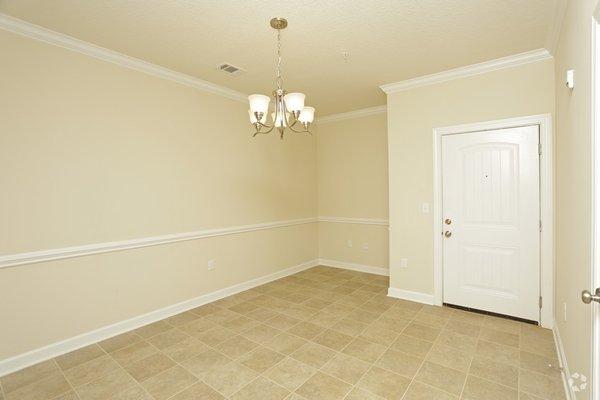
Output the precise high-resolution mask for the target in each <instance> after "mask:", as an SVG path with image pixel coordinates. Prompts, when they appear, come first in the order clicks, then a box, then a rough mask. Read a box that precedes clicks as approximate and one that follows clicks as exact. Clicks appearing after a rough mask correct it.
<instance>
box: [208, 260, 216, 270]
mask: <svg viewBox="0 0 600 400" xmlns="http://www.w3.org/2000/svg"><path fill="white" fill-rule="evenodd" d="M207 268H208V270H209V271H212V270H213V269H215V260H208V263H207Z"/></svg>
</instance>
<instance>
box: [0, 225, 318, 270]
mask: <svg viewBox="0 0 600 400" xmlns="http://www.w3.org/2000/svg"><path fill="white" fill-rule="evenodd" d="M314 222H317V218H302V219H292V220H286V221H274V222H263V223H259V224H253V225H241V226H230V227H226V228H216V229H204V230H199V231H193V232H183V233H172V234H168V235H161V236H152V237H145V238H137V239H130V240H122V241H118V242H104V243H94V244H87V245H82V246H72V247H63V248H59V249H50V250H41V251H32V252H28V253H18V254H8V255H3V256H0V268H7V267H15V266H17V265H24V264H33V263H40V262H45V261H52V260H61V259H65V258H73V257H81V256H87V255H90V254H99V253H108V252H113V251H122V250H129V249H137V248H140V247H148V246H157V245H161V244H167V243H175V242H183V241H187V240H197V239H205V238H210V237H215V236H225V235H234V234H239V233H245V232H253V231H259V230H263V229H274V228H282V227H286V226H294V225H303V224H310V223H314Z"/></svg>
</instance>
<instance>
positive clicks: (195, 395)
mask: <svg viewBox="0 0 600 400" xmlns="http://www.w3.org/2000/svg"><path fill="white" fill-rule="evenodd" d="M170 400H225V397H223V396H222V395H221V394H219V393H218V392H217V391H215V390H213V389H212V388H211V387H210V386H208V385H207V384H205V383H203V382H198V383H195V384H193V385H192V386H190V387H189V388H187V389H185V390H184V391H183V392H181V393H178V394H177V395H175V396H174V397H172V398H171V399H170Z"/></svg>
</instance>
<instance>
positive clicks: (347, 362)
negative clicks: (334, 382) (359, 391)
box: [321, 353, 370, 385]
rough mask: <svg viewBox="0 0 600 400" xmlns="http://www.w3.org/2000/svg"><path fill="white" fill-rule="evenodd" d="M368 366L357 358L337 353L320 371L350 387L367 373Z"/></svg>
mask: <svg viewBox="0 0 600 400" xmlns="http://www.w3.org/2000/svg"><path fill="white" fill-rule="evenodd" d="M369 367H370V365H369V364H367V363H366V362H364V361H361V360H359V359H358V358H354V357H350V356H347V355H345V354H342V353H338V354H336V355H335V357H334V358H332V359H331V360H329V361H328V362H327V364H325V366H324V367H323V368H321V370H322V371H323V372H325V373H327V374H329V375H331V376H333V377H336V378H338V379H341V380H343V381H344V382H347V383H350V384H352V385H354V384H356V383H357V382H358V381H359V380H360V378H361V377H362V376H363V375H364V374H365V372H367V370H368V369H369Z"/></svg>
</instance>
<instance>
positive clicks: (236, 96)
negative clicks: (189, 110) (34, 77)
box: [0, 13, 247, 102]
mask: <svg viewBox="0 0 600 400" xmlns="http://www.w3.org/2000/svg"><path fill="white" fill-rule="evenodd" d="M0 29H3V30H6V31H9V32H12V33H16V34H18V35H22V36H25V37H28V38H30V39H34V40H39V41H41V42H45V43H49V44H52V45H55V46H59V47H62V48H64V49H67V50H71V51H75V52H78V53H81V54H85V55H87V56H90V57H94V58H97V59H99V60H102V61H107V62H110V63H113V64H117V65H120V66H122V67H126V68H130V69H133V70H136V71H139V72H143V73H146V74H149V75H153V76H156V77H159V78H163V79H168V80H170V81H173V82H177V83H180V84H182V85H185V86H189V87H192V88H194V89H198V90H202V91H204V92H208V93H212V94H216V95H219V96H223V97H226V98H228V99H231V100H236V101H240V102H246V101H247V95H246V94H244V93H241V92H238V91H236V90H233V89H229V88H226V87H224V86H219V85H216V84H214V83H211V82H208V81H205V80H202V79H199V78H196V77H193V76H191V75H187V74H183V73H181V72H177V71H173V70H171V69H168V68H165V67H161V66H159V65H156V64H152V63H150V62H147V61H144V60H140V59H138V58H135V57H130V56H128V55H125V54H122V53H119V52H116V51H113V50H109V49H106V48H104V47H100V46H96V45H95V44H92V43H88V42H84V41H83V40H79V39H75V38H74V37H71V36H67V35H64V34H62V33H58V32H55V31H51V30H49V29H46V28H43V27H41V26H38V25H34V24H31V23H29V22H26V21H23V20H21V19H18V18H14V17H11V16H9V15H6V14H2V13H0Z"/></svg>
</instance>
